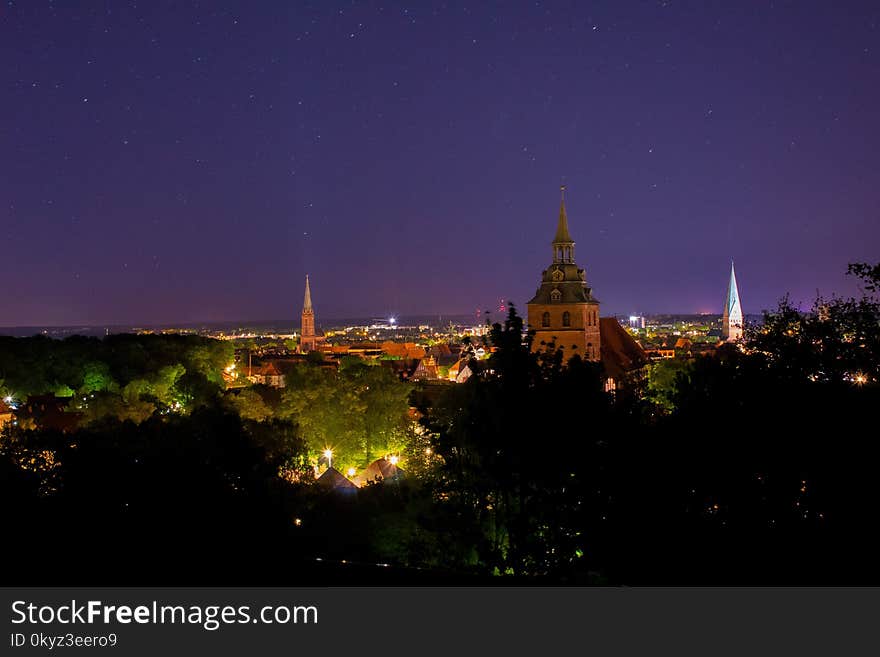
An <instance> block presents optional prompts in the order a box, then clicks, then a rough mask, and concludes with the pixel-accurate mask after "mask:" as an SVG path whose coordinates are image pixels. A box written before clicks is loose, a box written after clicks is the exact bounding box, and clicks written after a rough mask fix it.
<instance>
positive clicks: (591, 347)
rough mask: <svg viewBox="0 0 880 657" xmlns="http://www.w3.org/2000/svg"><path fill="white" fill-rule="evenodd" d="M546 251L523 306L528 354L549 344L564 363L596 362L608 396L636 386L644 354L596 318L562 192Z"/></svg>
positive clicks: (616, 326) (611, 323)
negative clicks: (531, 335) (529, 334)
mask: <svg viewBox="0 0 880 657" xmlns="http://www.w3.org/2000/svg"><path fill="white" fill-rule="evenodd" d="M551 247H552V259H551V262H550V266H549V267H548V268H547V269H545V270H544V271H543V272H542V273H541V282H540V285H539V287H538V289H537V291H536V292H535V296H534V297H532V299H531V300H530V301H529V302H528V304H527V305H526V308H527V322H528V327H529V330H530V331H532V332H533V333H534V338H533V340H532V350H533V351H542V350H544V349H546V346H547V345H549V344H554V345H555V347H556V349H562V350H563V354H564V359H565V360H568V359H570V358H571V357H573V356H580V357H581V358H582V359H584V360H588V361H592V362H601V363H602V365H603V366H604V370H605V376H606V389H608V390H617V389H619V388H621V387H623V386H624V385H627V384H629V383H633V382H636V381H639V380H641V379H642V378H643V377H644V370H645V367H646V365H647V363H648V358H647V356H646V354H645V352H644V350H643V349H642V347H641V346H640V345H639V344H638V343H637V342H636V341H635V340H634V339H633V338H632V336H631V335H630V334H629V333H627V332H626V330H624V328H623V327H622V326H621V325H620V323H619V322H618V321H617V319H616V318H614V317H600V315H599V300H598V299H596V297H595V296H594V294H593V288H592V287H590V286H589V285H588V283H587V276H586V271H585V270H584V269H581V268H580V267H578V265H577V262H576V261H575V242H574V239H572V237H571V233H570V232H569V228H568V214H567V212H566V207H565V188H564V187H563V188H562V199H561V201H560V205H559V220H558V222H557V225H556V234H555V235H554V237H553V241H552V242H551Z"/></svg>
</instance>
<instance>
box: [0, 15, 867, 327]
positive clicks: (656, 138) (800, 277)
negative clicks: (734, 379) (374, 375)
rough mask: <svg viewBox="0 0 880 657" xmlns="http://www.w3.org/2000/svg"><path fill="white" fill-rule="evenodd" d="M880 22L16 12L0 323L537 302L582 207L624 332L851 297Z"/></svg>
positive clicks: (9, 23) (468, 309)
mask: <svg viewBox="0 0 880 657" xmlns="http://www.w3.org/2000/svg"><path fill="white" fill-rule="evenodd" d="M878 26H880V5H878V4H877V3H874V2H845V3H827V2H776V3H772V4H770V3H763V2H742V3H735V4H732V5H726V4H721V3H704V2H671V1H669V2H667V1H658V2H649V3H642V2H639V3H630V2H620V1H616V2H590V3H574V4H572V3H553V2H547V3H543V2H536V3H529V4H527V5H526V4H521V5H515V6H513V5H512V6H498V7H494V8H493V7H489V6H464V5H457V4H453V3H450V4H448V5H445V6H441V5H439V4H438V5H437V6H436V7H430V6H429V5H428V4H427V3H423V4H421V5H419V6H417V7H407V6H404V5H398V4H395V3H383V4H381V5H380V4H375V3H365V4H362V5H352V4H350V3H338V4H337V3H330V2H326V3H318V4H316V5H304V4H301V3H290V2H261V3H244V2H213V3H200V2H164V1H161V2H159V1H157V2H151V3H138V4H136V5H131V4H126V5H122V4H119V3H105V4H99V3H94V2H85V1H83V2H70V3H65V6H57V5H54V4H52V3H33V2H21V3H19V2H8V3H5V4H4V5H3V6H2V8H0V56H2V58H3V61H4V66H3V68H2V69H0V88H2V89H3V102H2V103H0V126H2V127H0V228H2V232H0V235H2V237H3V244H4V257H3V258H2V259H0V280H2V281H3V282H4V294H3V295H2V296H0V326H22V325H27V326H53V325H74V324H144V325H147V324H149V325H155V324H168V323H186V322H211V321H256V320H259V319H263V318H279V319H280V318H284V317H290V318H291V319H292V320H294V321H296V322H298V319H299V313H300V310H301V305H302V298H303V282H304V279H305V275H306V273H308V274H309V275H310V279H311V286H312V296H313V300H314V306H315V312H316V316H317V321H318V323H319V324H320V323H321V322H322V318H328V319H329V318H338V317H349V316H350V317H358V316H364V317H369V316H377V317H378V316H387V315H389V314H397V315H437V314H444V315H446V314H462V315H465V314H473V313H474V312H475V310H476V309H477V308H481V309H487V308H494V307H497V305H498V302H499V300H500V299H504V300H505V301H507V300H511V301H513V302H515V303H516V304H517V306H518V308H519V309H520V310H521V311H524V310H525V301H526V300H527V299H529V298H530V297H531V295H532V294H533V293H534V291H535V288H536V287H537V285H538V281H539V278H540V273H541V270H542V269H544V268H546V267H547V265H548V264H549V262H550V240H551V239H552V237H553V232H554V229H555V222H556V216H557V209H558V200H559V196H558V194H559V192H558V190H559V185H560V183H562V182H564V183H565V184H566V186H567V189H568V191H567V193H566V202H567V206H568V216H569V223H570V228H571V233H572V236H573V238H574V239H575V240H576V242H577V260H578V263H579V264H580V266H582V267H584V268H585V269H586V273H587V279H588V282H589V284H590V285H591V286H592V287H593V288H594V291H595V295H596V297H597V298H598V299H599V301H600V302H601V304H602V313H603V315H611V314H630V313H638V314H653V313H697V312H711V313H716V314H719V315H720V314H721V311H722V305H723V302H724V296H725V292H726V286H727V280H728V274H729V268H730V261H731V259H733V260H735V262H736V271H737V278H738V281H739V290H740V293H741V295H742V305H743V310H744V312H745V313H747V314H754V313H758V312H760V311H761V310H762V309H765V308H772V307H774V306H775V305H776V302H777V301H778V299H779V298H780V297H781V296H782V295H784V294H786V293H789V294H790V295H791V298H792V301H793V302H795V303H796V304H801V305H802V306H803V307H804V308H806V307H809V305H810V304H811V303H812V300H813V298H814V297H815V295H816V291H817V290H818V291H819V292H820V293H821V294H823V295H831V294H832V293H838V294H841V295H850V294H856V293H857V288H856V285H855V281H852V280H850V279H848V278H847V277H846V276H845V271H846V266H847V263H849V262H855V261H869V262H876V261H877V260H878V259H880V255H878V251H880V250H878V244H880V130H878V129H877V117H878V116H880V85H877V80H878V79H880V47H878V45H877V44H878V43H880V38H878V37H880V34H878Z"/></svg>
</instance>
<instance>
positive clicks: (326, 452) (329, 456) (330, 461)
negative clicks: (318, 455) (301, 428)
mask: <svg viewBox="0 0 880 657" xmlns="http://www.w3.org/2000/svg"><path fill="white" fill-rule="evenodd" d="M324 458H325V459H327V469H328V470H329V469H330V468H332V467H333V450H332V449H330V448H329V447H328V448H327V449H325V450H324Z"/></svg>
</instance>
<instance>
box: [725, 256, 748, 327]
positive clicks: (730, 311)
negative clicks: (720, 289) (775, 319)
mask: <svg viewBox="0 0 880 657" xmlns="http://www.w3.org/2000/svg"><path fill="white" fill-rule="evenodd" d="M721 335H722V336H723V337H724V339H725V340H727V341H728V342H736V341H737V340H741V339H742V336H743V311H742V306H741V305H740V302H739V289H738V288H737V286H736V272H735V271H734V270H733V262H732V261H731V263H730V281H729V282H728V283H727V298H726V299H725V300H724V315H723V317H722V318H721Z"/></svg>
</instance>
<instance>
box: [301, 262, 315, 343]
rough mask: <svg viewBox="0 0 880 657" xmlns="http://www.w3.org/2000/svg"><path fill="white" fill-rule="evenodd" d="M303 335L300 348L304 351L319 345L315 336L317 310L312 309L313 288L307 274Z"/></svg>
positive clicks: (303, 310) (302, 325) (302, 324)
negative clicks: (310, 286)
mask: <svg viewBox="0 0 880 657" xmlns="http://www.w3.org/2000/svg"><path fill="white" fill-rule="evenodd" d="M301 317H302V323H301V324H300V326H301V335H300V339H299V350H300V351H301V352H303V353H306V352H309V351H314V350H315V347H316V346H317V339H316V337H315V311H314V310H313V309H312V290H311V289H310V288H309V275H308V274H306V292H305V295H304V296H303V308H302V315H301Z"/></svg>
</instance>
